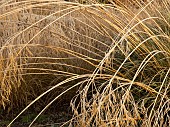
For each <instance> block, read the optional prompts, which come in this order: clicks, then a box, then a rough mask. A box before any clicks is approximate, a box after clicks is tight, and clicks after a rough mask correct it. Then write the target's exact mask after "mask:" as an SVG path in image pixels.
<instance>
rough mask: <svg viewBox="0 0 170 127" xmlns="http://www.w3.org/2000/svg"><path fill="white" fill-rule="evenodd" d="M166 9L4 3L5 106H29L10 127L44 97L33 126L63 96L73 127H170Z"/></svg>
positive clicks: (169, 49) (0, 31)
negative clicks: (70, 98)
mask: <svg viewBox="0 0 170 127" xmlns="http://www.w3.org/2000/svg"><path fill="white" fill-rule="evenodd" d="M122 5H123V6H122ZM169 5H170V3H169V1H168V0H163V1H162V3H161V4H160V3H159V2H157V1H154V0H151V1H148V2H147V3H142V4H140V3H139V4H136V6H137V8H132V7H129V5H126V4H124V3H122V4H118V5H116V4H115V3H112V4H99V3H98V2H96V1H91V2H90V4H88V3H86V4H80V3H78V2H65V1H55V0H53V1H50V0H39V1H36V0H35V1H22V0H20V1H7V2H6V3H5V2H4V3H2V4H1V5H0V12H1V13H0V14H1V15H0V22H1V27H0V28H2V29H0V34H1V38H0V41H1V49H0V50H1V52H0V53H1V58H0V61H1V67H0V69H1V73H0V78H1V98H0V99H1V105H3V106H4V107H5V106H6V105H14V104H18V105H21V104H23V103H24V104H28V106H26V108H25V109H24V110H22V111H21V112H20V113H19V115H18V116H17V117H16V118H15V119H14V120H13V121H12V122H11V123H10V124H9V126H10V125H11V124H12V123H13V122H14V121H15V120H16V119H17V118H18V117H19V116H20V115H21V114H22V113H23V112H25V111H26V110H27V109H28V108H29V107H30V106H31V105H33V104H34V103H35V102H36V101H38V100H39V99H40V98H42V97H45V96H46V99H45V100H47V103H48V104H47V105H46V107H45V108H44V109H42V110H41V112H40V114H38V115H37V117H36V118H35V119H34V120H33V122H32V123H31V124H30V126H31V125H32V124H33V123H34V121H35V120H36V119H37V118H38V116H39V115H41V114H42V113H43V112H44V111H45V110H46V109H47V108H48V107H49V106H50V105H51V104H52V103H53V102H54V101H56V100H57V99H58V98H62V97H63V96H64V94H70V95H71V94H72V96H74V98H72V100H71V103H70V104H71V107H72V111H73V117H72V119H71V120H70V121H67V122H65V123H64V124H67V125H70V126H121V127H124V126H125V127H126V126H134V127H135V126H148V127H152V126H168V124H170V123H169V122H170V121H169V120H170V117H169V112H170V110H169V109H170V108H169V107H170V102H169V97H170V78H169V77H170V76H169V73H170V60H169V58H170V38H169V37H170V36H169V28H170V21H169V15H168V14H169V13H170V10H169ZM77 87H78V88H79V89H76V90H75V89H74V88H77ZM73 89H74V90H75V91H77V94H75V92H73V91H72V90H73ZM54 90H55V91H54ZM49 93H51V94H50V96H49V95H48V94H49ZM21 95H22V97H23V98H22V97H21ZM47 95H48V96H47ZM30 98H31V99H30ZM33 98H36V99H35V100H33ZM45 104H46V103H45Z"/></svg>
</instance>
